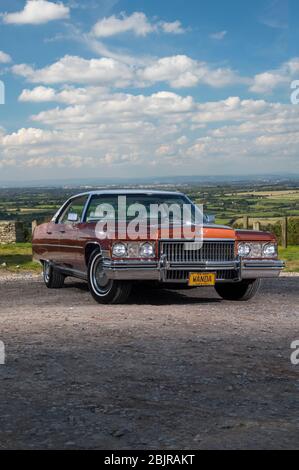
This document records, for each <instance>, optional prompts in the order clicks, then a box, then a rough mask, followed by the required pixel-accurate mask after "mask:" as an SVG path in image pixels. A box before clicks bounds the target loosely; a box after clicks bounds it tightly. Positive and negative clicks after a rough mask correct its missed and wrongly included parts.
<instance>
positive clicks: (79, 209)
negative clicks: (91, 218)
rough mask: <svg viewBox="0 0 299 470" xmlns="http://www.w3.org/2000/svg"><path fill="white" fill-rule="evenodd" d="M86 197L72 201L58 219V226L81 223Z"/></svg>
mask: <svg viewBox="0 0 299 470" xmlns="http://www.w3.org/2000/svg"><path fill="white" fill-rule="evenodd" d="M86 201H87V196H82V197H78V198H76V199H74V200H73V201H72V202H70V204H68V206H67V207H66V209H65V210H64V212H63V213H62V214H61V216H60V217H59V220H58V223H59V224H74V223H79V222H81V219H82V215H83V211H84V207H85V204H86Z"/></svg>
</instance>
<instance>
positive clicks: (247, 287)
mask: <svg viewBox="0 0 299 470" xmlns="http://www.w3.org/2000/svg"><path fill="white" fill-rule="evenodd" d="M260 285H261V280H260V279H253V280H246V281H245V280H243V281H241V282H236V283H232V284H216V286H215V289H216V292H217V294H219V295H220V297H222V298H223V299H224V300H239V301H246V300H250V299H252V298H253V297H254V296H255V295H256V294H257V292H258V290H259V287H260Z"/></svg>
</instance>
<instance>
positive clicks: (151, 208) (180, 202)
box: [86, 194, 199, 224]
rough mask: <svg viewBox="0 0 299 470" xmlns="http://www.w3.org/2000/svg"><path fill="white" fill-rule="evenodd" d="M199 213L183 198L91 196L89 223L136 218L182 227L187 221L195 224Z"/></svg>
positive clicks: (177, 196)
mask: <svg viewBox="0 0 299 470" xmlns="http://www.w3.org/2000/svg"><path fill="white" fill-rule="evenodd" d="M198 211H199V209H198V208H197V207H196V206H195V205H194V204H193V203H192V202H191V201H190V200H189V199H188V198H187V197H186V196H183V195H181V194H177V195H176V194H169V195H168V194H166V195H163V194H124V195H121V194H120V195H118V194H112V195H107V194H104V195H95V196H92V198H91V201H90V203H89V206H88V209H87V213H86V221H87V222H99V221H101V220H103V219H104V218H105V220H107V219H117V220H119V221H124V220H126V221H128V222H130V221H131V220H133V219H135V218H136V217H137V216H138V218H139V219H142V220H144V221H148V220H151V221H153V220H154V221H155V222H156V223H159V224H163V223H164V222H168V223H171V224H181V223H182V221H183V220H186V217H187V214H189V217H187V218H188V220H189V221H190V222H191V223H194V222H195V220H196V213H197V212H198Z"/></svg>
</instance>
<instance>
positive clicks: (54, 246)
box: [32, 243, 83, 250]
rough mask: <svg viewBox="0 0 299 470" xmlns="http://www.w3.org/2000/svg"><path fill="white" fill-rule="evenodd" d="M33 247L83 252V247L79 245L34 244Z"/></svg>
mask: <svg viewBox="0 0 299 470" xmlns="http://www.w3.org/2000/svg"><path fill="white" fill-rule="evenodd" d="M32 246H46V247H51V248H76V249H80V250H83V247H82V246H78V245H57V244H54V243H53V244H51V243H33V244H32Z"/></svg>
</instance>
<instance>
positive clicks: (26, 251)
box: [0, 243, 41, 272]
mask: <svg viewBox="0 0 299 470" xmlns="http://www.w3.org/2000/svg"><path fill="white" fill-rule="evenodd" d="M0 270H6V271H10V272H20V271H21V272H22V271H23V272H24V271H31V272H40V271H41V266H40V264H39V263H36V262H35V261H32V248H31V243H16V244H9V245H0Z"/></svg>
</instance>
